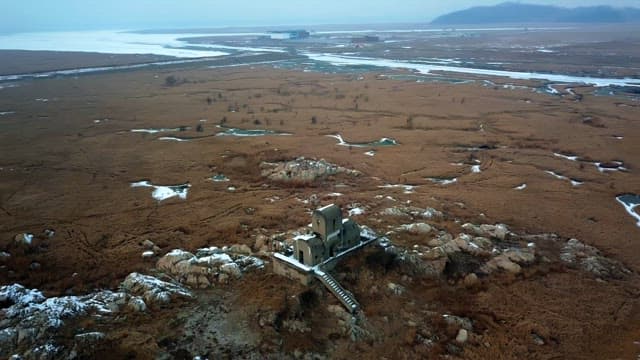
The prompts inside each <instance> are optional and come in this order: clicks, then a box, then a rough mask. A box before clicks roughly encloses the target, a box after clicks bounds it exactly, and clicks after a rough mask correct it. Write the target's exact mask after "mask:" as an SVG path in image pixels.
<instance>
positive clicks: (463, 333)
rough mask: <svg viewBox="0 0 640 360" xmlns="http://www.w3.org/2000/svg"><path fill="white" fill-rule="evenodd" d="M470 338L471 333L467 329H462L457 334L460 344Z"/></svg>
mask: <svg viewBox="0 0 640 360" xmlns="http://www.w3.org/2000/svg"><path fill="white" fill-rule="evenodd" d="M468 339H469V333H468V332H467V330H466V329H460V330H459V331H458V335H457V336H456V342H457V343H459V344H464V343H465V342H467V340H468Z"/></svg>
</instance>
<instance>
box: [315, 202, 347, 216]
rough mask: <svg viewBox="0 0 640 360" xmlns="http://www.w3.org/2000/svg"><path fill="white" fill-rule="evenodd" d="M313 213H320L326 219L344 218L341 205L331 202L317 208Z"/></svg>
mask: <svg viewBox="0 0 640 360" xmlns="http://www.w3.org/2000/svg"><path fill="white" fill-rule="evenodd" d="M313 215H314V216H315V215H320V216H322V217H324V218H325V219H340V218H342V211H341V210H340V207H339V206H337V205H335V204H331V205H327V206H323V207H321V208H319V209H317V210H315V211H314V212H313Z"/></svg>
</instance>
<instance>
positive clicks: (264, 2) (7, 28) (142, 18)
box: [0, 0, 640, 32]
mask: <svg viewBox="0 0 640 360" xmlns="http://www.w3.org/2000/svg"><path fill="white" fill-rule="evenodd" d="M503 1H504V0H497V1H493V0H482V1H471V0H448V1H441V0H438V1H436V0H433V1H432V0H396V1H390V0H0V2H2V5H1V6H0V32H18V31H47V30H85V29H91V30H96V29H148V28H176V27H180V28H189V27H224V26H251V25H255V26H263V25H304V24H310V25H313V24H349V23H360V24H362V23H382V22H423V23H425V22H429V21H431V20H432V19H433V18H435V17H437V16H439V15H442V14H444V13H447V12H450V11H454V10H460V9H464V8H468V7H471V6H476V5H493V4H498V3H501V2H503ZM522 2H527V3H537V4H549V5H561V6H568V7H575V6H586V5H600V4H606V5H612V6H617V7H624V6H634V7H640V0H610V1H604V0H531V1H522Z"/></svg>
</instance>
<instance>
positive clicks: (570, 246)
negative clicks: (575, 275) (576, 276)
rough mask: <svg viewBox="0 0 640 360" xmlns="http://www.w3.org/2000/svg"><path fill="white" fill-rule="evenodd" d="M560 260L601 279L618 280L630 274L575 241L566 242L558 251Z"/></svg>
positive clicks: (610, 260) (590, 247)
mask: <svg viewBox="0 0 640 360" xmlns="http://www.w3.org/2000/svg"><path fill="white" fill-rule="evenodd" d="M560 259H561V260H562V261H563V262H565V263H567V264H568V265H570V266H574V267H577V268H580V269H581V270H583V271H586V272H589V273H592V274H593V275H595V276H597V277H600V278H602V279H608V278H613V279H620V278H622V277H624V276H625V275H627V274H629V273H631V271H630V270H629V269H627V268H626V267H624V265H622V264H621V263H620V262H618V261H616V260H613V259H609V258H607V257H605V256H604V255H603V254H602V253H601V252H600V251H599V250H598V249H596V248H595V247H593V246H590V245H587V244H584V243H582V242H581V241H579V240H577V239H570V240H568V241H567V242H566V243H565V245H564V246H563V247H562V249H561V251H560Z"/></svg>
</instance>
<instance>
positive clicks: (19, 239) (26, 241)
mask: <svg viewBox="0 0 640 360" xmlns="http://www.w3.org/2000/svg"><path fill="white" fill-rule="evenodd" d="M33 239H34V236H33V234H29V233H23V234H18V235H16V236H15V237H14V238H13V240H14V241H15V242H16V244H19V245H25V246H31V245H32V244H33Z"/></svg>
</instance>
